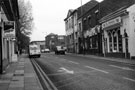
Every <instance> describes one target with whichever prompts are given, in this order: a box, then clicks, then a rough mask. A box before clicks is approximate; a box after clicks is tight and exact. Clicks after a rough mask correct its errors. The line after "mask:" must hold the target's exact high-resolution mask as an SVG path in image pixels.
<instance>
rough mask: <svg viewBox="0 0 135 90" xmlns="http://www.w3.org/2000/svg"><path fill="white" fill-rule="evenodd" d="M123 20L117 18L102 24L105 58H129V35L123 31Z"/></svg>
mask: <svg viewBox="0 0 135 90" xmlns="http://www.w3.org/2000/svg"><path fill="white" fill-rule="evenodd" d="M122 19H123V18H122V17H116V18H114V19H111V20H109V21H107V22H105V23H103V24H102V29H103V39H102V40H103V42H102V44H103V53H104V56H109V57H120V58H129V56H130V55H129V51H128V35H127V31H126V29H125V30H123V22H122V21H123V20H122Z"/></svg>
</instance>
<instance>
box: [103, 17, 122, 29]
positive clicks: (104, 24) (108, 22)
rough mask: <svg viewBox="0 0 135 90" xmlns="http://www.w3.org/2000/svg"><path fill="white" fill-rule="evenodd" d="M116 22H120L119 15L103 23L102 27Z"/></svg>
mask: <svg viewBox="0 0 135 90" xmlns="http://www.w3.org/2000/svg"><path fill="white" fill-rule="evenodd" d="M118 23H121V17H117V18H115V19H112V20H110V21H107V22H105V23H103V24H102V29H104V28H107V27H109V26H112V25H115V24H118Z"/></svg>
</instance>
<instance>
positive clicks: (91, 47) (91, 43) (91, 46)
mask: <svg viewBox="0 0 135 90" xmlns="http://www.w3.org/2000/svg"><path fill="white" fill-rule="evenodd" d="M90 48H92V38H91V37H90Z"/></svg>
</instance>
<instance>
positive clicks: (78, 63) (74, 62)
mask: <svg viewBox="0 0 135 90" xmlns="http://www.w3.org/2000/svg"><path fill="white" fill-rule="evenodd" d="M69 62H70V63H74V64H79V63H78V62H74V61H69Z"/></svg>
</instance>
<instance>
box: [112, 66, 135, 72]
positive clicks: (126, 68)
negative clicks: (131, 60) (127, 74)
mask: <svg viewBox="0 0 135 90" xmlns="http://www.w3.org/2000/svg"><path fill="white" fill-rule="evenodd" d="M109 66H111V67H115V68H119V69H123V70H130V71H135V70H134V69H131V68H129V67H120V66H116V65H109Z"/></svg>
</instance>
